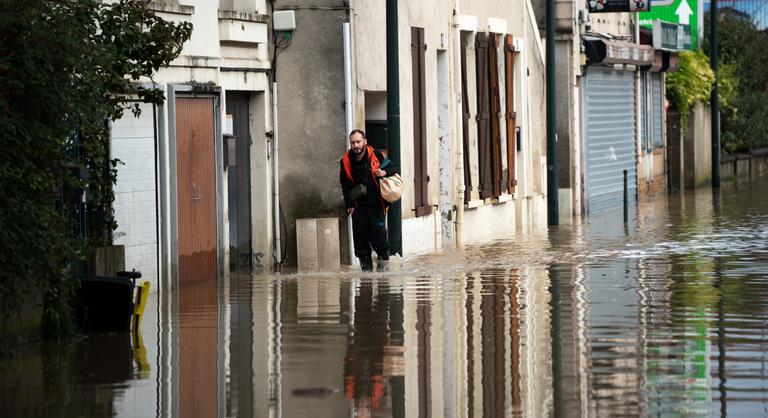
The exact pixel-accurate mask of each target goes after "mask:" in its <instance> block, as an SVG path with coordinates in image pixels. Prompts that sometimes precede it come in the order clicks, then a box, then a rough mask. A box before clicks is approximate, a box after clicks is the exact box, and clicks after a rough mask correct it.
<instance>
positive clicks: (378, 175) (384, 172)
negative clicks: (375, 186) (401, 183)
mask: <svg viewBox="0 0 768 418" xmlns="http://www.w3.org/2000/svg"><path fill="white" fill-rule="evenodd" d="M386 175H387V172H386V171H384V170H382V169H378V170H376V177H384V176H386Z"/></svg>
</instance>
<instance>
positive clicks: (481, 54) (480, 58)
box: [475, 33, 493, 199]
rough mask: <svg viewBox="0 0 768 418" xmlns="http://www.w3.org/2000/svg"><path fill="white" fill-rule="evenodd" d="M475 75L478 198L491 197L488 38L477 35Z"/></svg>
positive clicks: (484, 35)
mask: <svg viewBox="0 0 768 418" xmlns="http://www.w3.org/2000/svg"><path fill="white" fill-rule="evenodd" d="M475 53H476V64H477V65H476V68H477V71H476V75H477V144H478V161H479V163H480V198H481V199H485V198H488V197H491V195H492V188H493V177H492V170H491V146H490V145H491V144H490V132H489V131H490V129H491V126H490V122H491V120H490V119H491V118H490V116H491V115H490V109H489V106H488V105H489V98H488V37H487V35H486V34H485V33H478V34H477V36H476V39H475Z"/></svg>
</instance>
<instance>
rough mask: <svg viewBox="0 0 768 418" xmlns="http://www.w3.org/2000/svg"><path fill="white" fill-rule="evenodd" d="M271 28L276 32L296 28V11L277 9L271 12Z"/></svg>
mask: <svg viewBox="0 0 768 418" xmlns="http://www.w3.org/2000/svg"><path fill="white" fill-rule="evenodd" d="M272 30H275V31H278V32H283V31H293V30H296V13H295V12H294V11H293V10H279V11H277V12H274V13H272Z"/></svg>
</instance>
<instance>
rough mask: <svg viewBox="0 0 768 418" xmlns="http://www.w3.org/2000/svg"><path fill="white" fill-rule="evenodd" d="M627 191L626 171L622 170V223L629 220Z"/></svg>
mask: <svg viewBox="0 0 768 418" xmlns="http://www.w3.org/2000/svg"><path fill="white" fill-rule="evenodd" d="M628 205H629V190H627V170H624V223H627V221H628V220H629V209H628V208H627V206H628Z"/></svg>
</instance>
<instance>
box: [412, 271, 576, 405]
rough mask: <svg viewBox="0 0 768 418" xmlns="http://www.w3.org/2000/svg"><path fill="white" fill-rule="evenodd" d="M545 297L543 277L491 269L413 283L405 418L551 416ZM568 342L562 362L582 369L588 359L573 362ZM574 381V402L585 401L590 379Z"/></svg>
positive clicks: (549, 358)
mask: <svg viewBox="0 0 768 418" xmlns="http://www.w3.org/2000/svg"><path fill="white" fill-rule="evenodd" d="M548 298H549V294H548V281H547V280H546V273H545V272H544V271H543V270H526V271H525V272H524V273H520V272H519V271H517V270H508V269H487V270H482V271H479V272H474V273H472V274H468V275H466V277H457V278H453V277H450V278H418V279H409V280H408V281H407V285H406V289H405V302H404V310H405V312H404V317H405V319H404V328H405V359H404V360H405V394H406V395H405V415H406V416H443V417H456V416H471V417H482V416H511V415H530V416H545V415H547V414H549V408H550V407H551V398H552V390H551V388H552V379H551V360H552V359H551V340H550V322H549V313H548V309H549V305H548V303H547V302H548ZM573 329H575V328H574V327H570V326H569V330H573ZM569 341H570V344H571V346H572V348H573V349H571V350H566V351H565V354H564V357H567V359H568V364H575V365H577V366H574V367H575V368H576V369H578V368H579V366H578V365H579V364H581V361H582V360H581V358H582V357H583V355H580V357H579V356H575V355H574V354H573V353H574V351H577V349H576V348H575V345H576V343H574V341H575V339H574V338H571V339H570V340H569ZM582 346H583V345H582ZM569 378H570V379H571V380H570V382H573V381H574V379H576V380H578V382H576V383H575V384H570V383H569V387H568V391H569V392H568V393H569V398H570V399H577V400H578V401H579V402H585V401H584V399H585V397H583V396H581V392H582V391H583V388H584V387H585V382H584V381H583V380H584V379H585V378H584V377H583V376H582V375H581V374H578V373H575V376H571V377H569ZM572 393H576V395H573V394H572ZM583 408H585V407H583V406H581V405H579V406H578V408H577V410H581V409H583Z"/></svg>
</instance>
